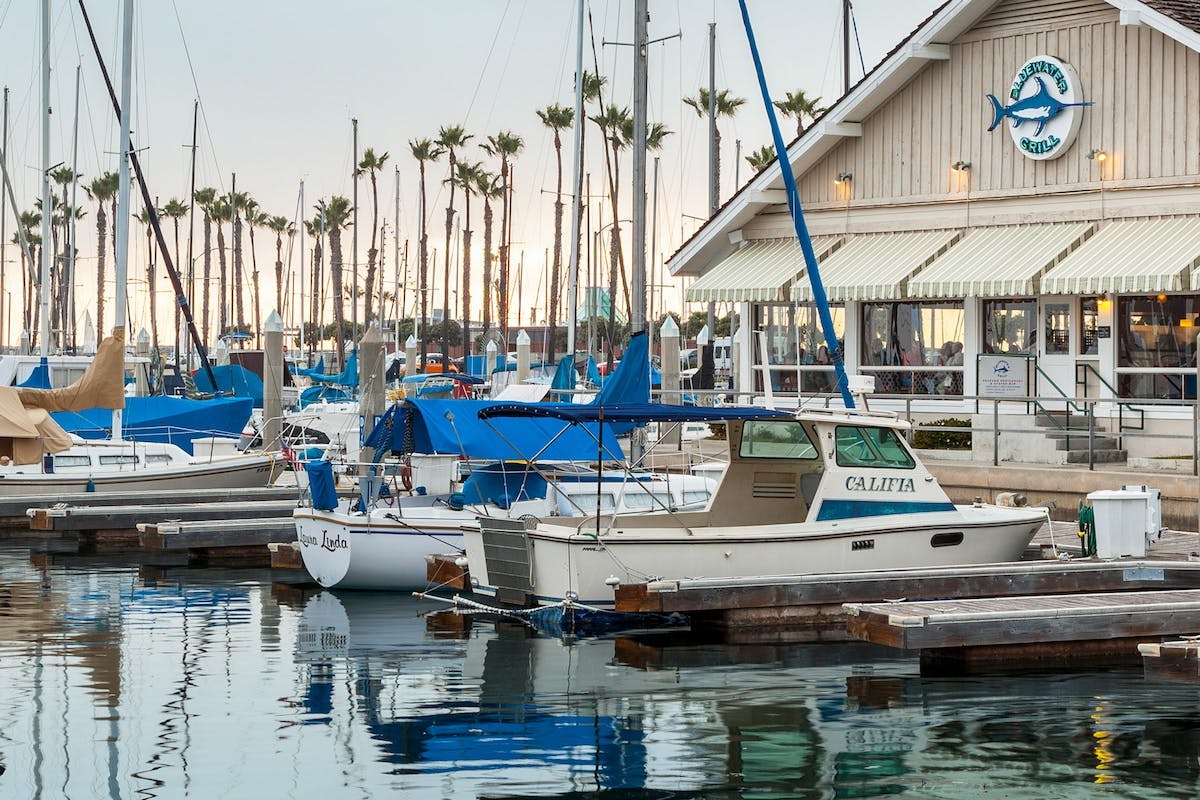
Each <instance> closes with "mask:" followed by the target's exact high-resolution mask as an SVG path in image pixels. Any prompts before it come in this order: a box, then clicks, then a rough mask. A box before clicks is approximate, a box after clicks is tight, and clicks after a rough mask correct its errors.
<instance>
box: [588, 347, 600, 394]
mask: <svg viewBox="0 0 1200 800" xmlns="http://www.w3.org/2000/svg"><path fill="white" fill-rule="evenodd" d="M587 379H588V383H590V384H591V385H592V386H596V387H600V386H603V385H604V376H603V375H601V374H600V367H598V366H596V359H594V358H592V356H591V354H590V353H589V354H588V361H587Z"/></svg>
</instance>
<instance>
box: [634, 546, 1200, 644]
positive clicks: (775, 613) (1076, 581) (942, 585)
mask: <svg viewBox="0 0 1200 800" xmlns="http://www.w3.org/2000/svg"><path fill="white" fill-rule="evenodd" d="M1164 589H1175V590H1184V589H1198V590H1200V561H1184V560H1154V559H1124V560H1114V561H1101V560H1098V559H1094V558H1089V559H1070V560H1058V559H1055V560H1038V561H1018V562H1011V563H1001V564H984V565H977V566H952V567H935V568H925V569H898V570H872V571H865V572H848V573H826V574H810V575H791V576H771V577H745V578H720V579H705V578H694V579H684V580H659V581H651V582H648V583H642V584H627V585H623V586H620V587H618V588H617V590H616V608H617V610H618V611H643V612H659V613H672V612H678V613H683V614H687V615H689V616H691V617H692V618H693V627H715V628H718V629H723V630H724V631H725V633H726V635H727V636H731V637H733V638H736V637H737V635H738V634H739V632H745V631H756V632H757V633H758V634H761V633H762V632H763V631H775V632H777V633H778V634H779V635H780V636H781V637H783V638H788V639H791V640H796V641H802V640H803V641H811V640H814V639H831V640H845V639H846V638H848V634H847V631H846V628H845V625H846V614H847V612H846V609H845V607H844V604H847V603H876V602H883V601H886V600H893V599H897V598H903V599H909V600H918V599H921V600H927V601H933V600H937V599H938V598H960V599H964V598H966V599H970V598H1022V597H1026V596H1031V595H1032V596H1036V595H1066V594H1083V593H1095V592H1129V591H1136V590H1164ZM1198 629H1200V626H1198ZM756 638H761V637H760V636H756Z"/></svg>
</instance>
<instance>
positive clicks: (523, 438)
mask: <svg viewBox="0 0 1200 800" xmlns="http://www.w3.org/2000/svg"><path fill="white" fill-rule="evenodd" d="M495 405H504V406H506V407H510V408H521V407H523V406H524V404H522V403H496V402H494V401H488V400H406V401H405V402H403V403H397V404H396V405H394V406H392V407H391V408H390V409H388V411H387V413H386V414H384V415H383V417H382V418H380V420H379V422H378V423H376V425H375V427H374V429H372V431H371V435H370V436H368V437H367V439H366V441H364V442H363V445H364V446H366V447H373V448H375V449H377V450H379V449H388V450H391V451H392V452H395V453H442V454H446V455H458V456H467V457H469V458H482V459H488V460H492V461H508V460H513V459H518V460H527V461H528V460H534V459H538V460H543V461H589V462H590V461H595V460H596V457H597V455H599V454H600V453H601V451H602V452H603V456H604V460H621V461H623V460H624V459H625V454H624V453H623V452H622V451H621V447H620V445H618V444H617V440H616V437H615V435H614V432H613V431H612V430H610V429H609V428H608V426H604V427H603V428H602V429H600V426H592V427H591V428H579V427H576V426H575V425H573V424H571V421H570V420H567V421H563V420H555V419H513V418H511V417H512V416H516V415H510V417H509V418H503V417H501V418H497V419H494V420H487V419H485V418H484V417H483V414H482V412H483V411H484V410H486V409H487V408H488V407H490V406H495ZM530 405H532V404H530ZM597 440H599V444H598V443H597Z"/></svg>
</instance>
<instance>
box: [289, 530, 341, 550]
mask: <svg viewBox="0 0 1200 800" xmlns="http://www.w3.org/2000/svg"><path fill="white" fill-rule="evenodd" d="M298 538H299V539H300V544H302V545H304V546H305V547H321V548H324V549H325V550H328V551H329V552H331V553H333V552H335V551H337V550H345V549H346V548H347V547H349V546H350V544H349V542H347V541H346V540H345V539H343V538H342V537H341V536H334V537H330V535H329V531H321V538H320V539H318V538H317V537H316V536H313V535H312V534H310V533H301V534H300V535H299V537H298Z"/></svg>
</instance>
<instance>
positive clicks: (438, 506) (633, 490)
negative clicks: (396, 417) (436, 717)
mask: <svg viewBox="0 0 1200 800" xmlns="http://www.w3.org/2000/svg"><path fill="white" fill-rule="evenodd" d="M427 458H428V459H429V461H428V462H426V463H425V464H422V465H420V466H417V467H415V468H414V470H413V472H414V475H413V477H412V479H411V480H412V482H413V483H415V484H417V485H418V486H422V485H423V484H425V483H430V482H431V481H430V480H429V478H428V477H426V476H425V475H424V474H422V473H423V472H425V471H428V470H438V471H443V472H444V474H445V478H448V477H449V470H450V466H451V464H452V463H454V462H456V461H457V459H456V458H455V457H453V456H450V457H447V456H433V457H427ZM414 459H419V457H417V456H414ZM447 459H448V460H449V463H447ZM439 462H440V463H439ZM386 468H387V467H386V466H385V469H386ZM715 487H716V481H714V480H712V479H710V478H703V477H699V476H695V475H659V474H652V473H626V472H623V471H620V470H616V469H610V470H605V471H603V472H599V473H598V472H596V471H594V470H592V469H588V468H584V467H580V466H577V465H573V464H552V465H541V466H539V467H538V468H537V469H534V468H532V467H531V466H530V465H529V464H527V463H521V464H516V463H507V464H506V463H494V464H489V465H485V466H482V467H479V468H477V469H475V470H473V471H472V473H471V474H470V475H469V476H468V477H467V478H466V480H465V481H464V482H463V484H462V487H461V489H460V490H459V491H457V492H454V493H451V494H446V493H439V494H436V495H435V494H424V495H420V494H418V495H414V496H409V497H396V496H394V495H391V494H388V495H385V496H384V497H383V498H381V499H380V500H378V501H376V502H375V503H374V505H373V506H372V507H370V508H368V509H366V510H365V511H364V510H359V508H360V505H359V502H360V501H359V499H358V498H354V499H353V500H342V501H340V502H339V503H338V506H337V508H335V509H332V510H328V511H321V510H317V509H315V508H312V507H301V508H297V509H296V510H295V512H294V514H293V517H294V519H295V521H296V535H297V539H298V540H299V542H300V553H301V555H302V557H303V559H304V566H305V567H306V568H307V569H308V572H309V574H310V575H312V576H313V578H314V579H315V580H316V581H317V582H318V583H320V584H321V585H322V586H325V587H327V588H334V587H336V588H339V589H389V590H407V589H424V588H427V587H428V581H427V579H426V560H425V556H426V555H427V554H431V553H453V552H461V551H462V548H463V528H464V527H471V526H475V525H477V522H476V520H477V519H478V518H480V517H499V518H504V519H520V518H523V517H527V516H529V515H533V516H536V517H539V518H557V517H583V516H585V515H587V514H594V513H596V506H597V503H599V507H600V513H603V514H610V513H613V512H616V513H620V514H633V513H643V514H644V513H647V512H655V511H658V512H666V511H668V510H675V511H686V510H689V509H701V508H704V507H705V506H706V505H707V503H708V499H709V496H710V495H711V493H712V491H713V489H714V488H715Z"/></svg>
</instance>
